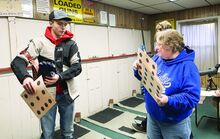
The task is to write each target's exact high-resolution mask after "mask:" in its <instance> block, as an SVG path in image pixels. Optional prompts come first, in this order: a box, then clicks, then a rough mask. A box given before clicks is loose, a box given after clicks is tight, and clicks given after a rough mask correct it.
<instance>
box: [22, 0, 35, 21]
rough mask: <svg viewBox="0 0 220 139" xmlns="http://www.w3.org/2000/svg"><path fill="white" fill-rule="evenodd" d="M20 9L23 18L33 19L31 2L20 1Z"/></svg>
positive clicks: (26, 0) (30, 0)
mask: <svg viewBox="0 0 220 139" xmlns="http://www.w3.org/2000/svg"><path fill="white" fill-rule="evenodd" d="M21 8H22V13H23V15H22V16H23V17H30V18H33V3H32V0H21Z"/></svg>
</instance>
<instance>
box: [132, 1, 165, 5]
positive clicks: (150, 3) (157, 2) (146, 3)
mask: <svg viewBox="0 0 220 139" xmlns="http://www.w3.org/2000/svg"><path fill="white" fill-rule="evenodd" d="M131 1H134V2H137V3H142V4H143V5H146V6H150V5H155V4H161V3H167V2H168V0H131Z"/></svg>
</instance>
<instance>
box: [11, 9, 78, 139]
mask: <svg viewBox="0 0 220 139" xmlns="http://www.w3.org/2000/svg"><path fill="white" fill-rule="evenodd" d="M69 21H71V18H69V17H68V16H67V14H66V13H65V12H63V11H61V10H54V11H53V12H51V13H50V15H49V24H50V26H48V27H47V28H46V31H45V34H44V36H41V37H39V38H35V39H32V40H31V41H30V43H29V45H28V47H27V48H26V49H25V50H23V51H22V52H21V53H20V54H19V55H18V56H16V57H15V58H14V60H13V61H12V62H11V68H12V70H13V72H14V73H15V75H16V76H17V78H18V80H19V81H20V83H21V84H22V85H23V87H24V89H25V90H26V91H27V92H28V93H29V94H34V93H35V90H36V87H35V86H34V84H33V82H34V77H32V76H31V75H30V74H29V73H28V71H27V70H26V67H27V66H28V64H29V63H30V64H32V69H34V70H33V73H35V75H37V76H40V75H43V79H44V83H45V85H46V86H47V87H48V89H49V90H50V92H51V93H52V94H53V95H54V96H55V99H56V101H57V104H56V105H55V106H54V107H52V108H51V109H50V110H49V111H48V113H47V114H45V115H44V116H43V117H42V118H41V119H40V122H41V129H42V134H41V139H52V138H53V134H54V128H55V119H56V111H57V109H58V111H59V114H60V130H61V136H62V138H63V139H72V138H73V111H74V104H73V102H74V99H75V98H76V95H75V93H76V92H74V91H75V88H74V86H73V85H74V82H73V81H74V77H76V76H78V75H79V74H80V73H81V70H82V68H81V59H80V55H79V52H78V46H77V44H76V43H75V42H74V41H73V40H72V38H73V34H72V33H71V32H69V31H67V30H66V26H67V25H68V22H69ZM48 69H49V70H51V71H49V72H47V71H48ZM51 72H53V74H50V73H51ZM53 88H54V89H53ZM51 90H53V91H51ZM73 95H75V96H73Z"/></svg>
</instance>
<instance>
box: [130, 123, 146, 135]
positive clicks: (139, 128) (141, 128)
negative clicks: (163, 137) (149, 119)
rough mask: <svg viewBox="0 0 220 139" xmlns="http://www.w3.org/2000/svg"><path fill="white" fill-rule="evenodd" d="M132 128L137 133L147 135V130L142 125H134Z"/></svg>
mask: <svg viewBox="0 0 220 139" xmlns="http://www.w3.org/2000/svg"><path fill="white" fill-rule="evenodd" d="M132 127H133V129H134V130H135V131H137V132H143V133H146V128H144V127H143V126H142V125H141V124H135V123H132Z"/></svg>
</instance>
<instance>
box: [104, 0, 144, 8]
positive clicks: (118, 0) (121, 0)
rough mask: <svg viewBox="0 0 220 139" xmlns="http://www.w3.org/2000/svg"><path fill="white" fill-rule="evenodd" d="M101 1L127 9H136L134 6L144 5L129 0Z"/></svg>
mask: <svg viewBox="0 0 220 139" xmlns="http://www.w3.org/2000/svg"><path fill="white" fill-rule="evenodd" d="M100 2H101V3H105V4H109V5H114V6H117V7H122V8H125V9H134V8H139V7H143V6H142V5H140V4H137V3H134V2H131V1H129V0H102V1H100Z"/></svg>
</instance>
